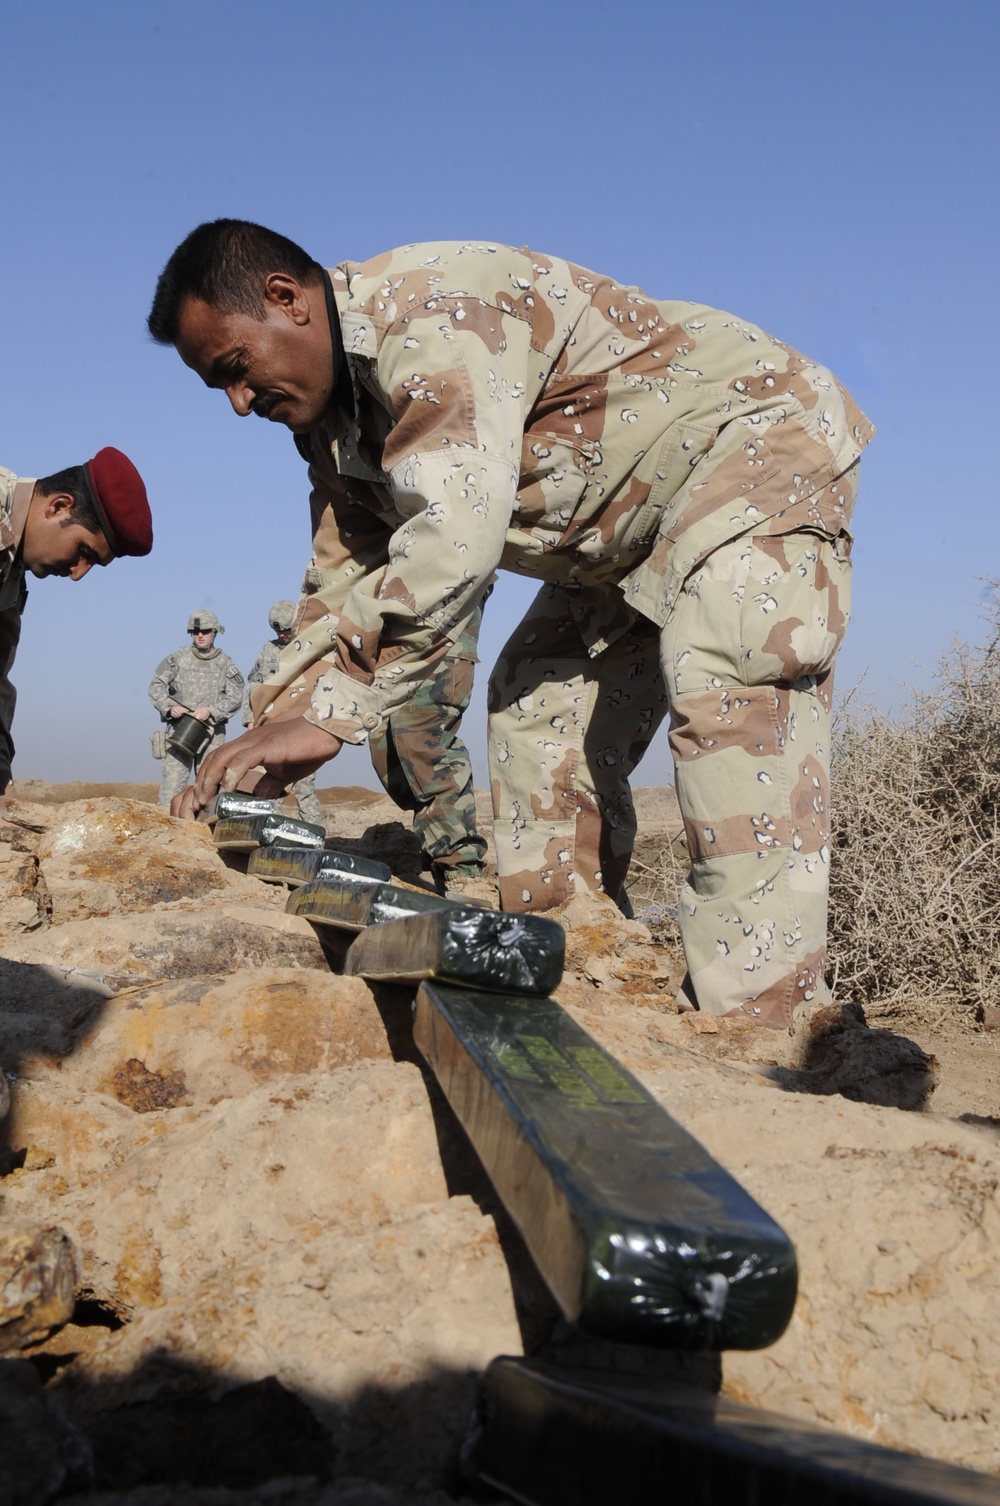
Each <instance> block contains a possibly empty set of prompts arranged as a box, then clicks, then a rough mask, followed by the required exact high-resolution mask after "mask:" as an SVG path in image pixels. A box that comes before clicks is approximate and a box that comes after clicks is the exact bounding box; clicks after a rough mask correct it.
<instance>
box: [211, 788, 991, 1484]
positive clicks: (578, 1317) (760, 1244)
mask: <svg viewBox="0 0 1000 1506" xmlns="http://www.w3.org/2000/svg"><path fill="white" fill-rule="evenodd" d="M205 817H206V819H207V820H209V821H211V822H213V823H214V838H215V842H216V845H217V846H218V848H219V849H220V850H222V851H228V852H243V853H246V854H247V855H248V856H247V871H248V872H249V873H251V874H254V875H256V876H257V877H258V878H260V879H263V880H265V881H267V882H269V883H280V884H284V885H286V886H288V888H289V889H291V891H292V892H291V894H290V897H289V900H288V904H287V909H288V911H289V912H290V913H291V914H294V915H300V916H304V917H305V918H306V919H308V920H309V921H311V922H312V923H313V924H314V925H315V926H316V927H317V929H318V930H319V931H320V933H321V934H322V932H323V931H324V930H327V931H328V930H329V928H333V929H334V930H335V931H338V932H341V933H346V934H347V935H348V936H351V935H352V934H353V939H352V940H351V942H350V945H349V947H348V949H347V951H346V956H345V959H344V969H345V971H346V972H347V973H350V974H353V975H355V976H360V977H363V978H366V979H368V980H370V981H372V982H376V981H391V982H393V983H402V984H414V985H416V994H415V999H414V1005H413V1011H414V1027H413V1033H414V1040H415V1043H416V1045H417V1047H418V1048H419V1050H420V1051H421V1052H422V1054H423V1056H424V1058H425V1060H426V1061H427V1063H428V1065H429V1067H430V1068H431V1070H432V1071H433V1072H434V1074H435V1076H436V1077H437V1080H438V1082H439V1083H440V1085H441V1087H442V1089H443V1091H444V1093H445V1096H446V1098H447V1099H448V1101H449V1103H450V1104H451V1107H452V1109H453V1110H454V1112H455V1114H456V1116H457V1118H458V1120H459V1122H460V1123H461V1124H462V1126H463V1127H464V1129H465V1131H466V1133H467V1134H468V1136H469V1138H470V1140H471V1141H472V1144H473V1146H474V1147H475V1149H476V1152H477V1153H478V1155H479V1157H480V1160H481V1161H482V1163H483V1166H484V1168H485V1170H486V1172H487V1174H488V1175H489V1177H490V1179H491V1180H492V1182H493V1184H494V1186H495V1188H496V1190H497V1193H498V1195H499V1196H500V1198H501V1200H502V1201H503V1203H504V1205H505V1207H506V1208H507V1211H508V1212H509V1213H510V1215H511V1217H512V1218H513V1220H514V1222H515V1224H516V1225H517V1226H518V1228H519V1229H520V1231H521V1234H522V1236H523V1238H524V1240H525V1243H526V1245H527V1247H528V1249H529V1251H530V1253H531V1255H532V1258H533V1259H534V1261H535V1264H536V1265H537V1267H538V1270H539V1272H540V1274H541V1276H542V1277H543V1279H544V1280H545V1282H546V1284H547V1285H548V1287H549V1289H550V1290H551V1292H552V1294H553V1296H554V1297H555V1299H556V1301H557V1302H558V1304H559V1306H560V1308H561V1310H562V1312H563V1314H564V1316H565V1317H566V1318H567V1320H568V1321H569V1322H570V1323H573V1324H576V1325H577V1326H578V1327H579V1328H580V1329H581V1330H583V1331H584V1332H585V1333H590V1334H594V1335H596V1336H598V1337H601V1338H604V1339H610V1340H613V1341H618V1342H621V1343H623V1344H625V1345H629V1344H634V1345H641V1346H651V1347H656V1348H661V1349H662V1348H673V1349H684V1350H710V1351H719V1350H724V1349H756V1348H762V1347H764V1346H765V1345H768V1344H771V1343H773V1342H774V1340H775V1339H777V1338H778V1337H779V1336H780V1335H781V1334H782V1332H783V1331H784V1329H785V1327H786V1326H787V1324H788V1322H789V1319H790V1317H791V1314H792V1309H793V1306H794V1303H795V1295H796V1284H797V1274H796V1260H795V1252H794V1249H793V1247H792V1245H791V1242H790V1241H789V1239H788V1237H787V1236H786V1234H785V1233H784V1232H783V1230H782V1229H781V1228H780V1227H779V1226H778V1225H777V1224H776V1223H775V1221H774V1220H773V1219H772V1218H770V1217H769V1215H768V1214H767V1213H766V1212H765V1211H764V1210H763V1209H762V1208H761V1207H760V1206H759V1205H758V1204H757V1203H756V1202H755V1201H754V1200H753V1199H752V1198H751V1197H750V1196H749V1194H748V1193H747V1192H746V1191H745V1190H744V1189H743V1188H742V1187H741V1186H740V1184H739V1183H738V1182H737V1181H736V1180H735V1178H734V1177H732V1176H731V1175H730V1174H729V1173H728V1172H727V1171H726V1170H725V1169H724V1168H723V1167H722V1166H720V1165H719V1164H718V1162H716V1161H714V1160H713V1159H712V1157H711V1156H710V1155H709V1154H708V1152H707V1151H706V1150H705V1149H704V1147H703V1146H701V1145H700V1144H699V1143H698V1142H697V1141H696V1140H695V1139H694V1138H693V1137H692V1136H691V1135H689V1134H688V1133H687V1131H686V1130H684V1129H683V1128H682V1127H681V1126H680V1125H679V1124H677V1123H676V1122H675V1121H674V1120H673V1119H672V1118H671V1117H670V1115H669V1114H668V1113H667V1112H666V1111H665V1110H664V1109H663V1108H662V1107H661V1106H660V1105H659V1104H658V1103H657V1102H656V1100H655V1099H654V1098H653V1097H652V1096H651V1095H650V1094H649V1093H648V1092H647V1091H646V1089H645V1088H644V1087H643V1086H642V1084H641V1083H640V1082H639V1081H638V1080H637V1079H636V1078H635V1077H633V1076H632V1075H631V1073H629V1072H627V1071H626V1070H625V1068H624V1067H622V1065H621V1064H620V1063H619V1062H617V1061H615V1059H614V1058H613V1057H612V1056H610V1055H609V1053H608V1052H607V1051H605V1050H604V1049H603V1048H602V1047H601V1046H599V1045H598V1044H597V1042H596V1041H594V1040H593V1039H592V1037H590V1036H589V1035H588V1034H587V1033H586V1031H584V1030H583V1029H581V1028H580V1026H579V1025H577V1024H576V1023H575V1021H574V1020H573V1019H572V1018H571V1017H570V1016H569V1015H568V1014H567V1013H566V1011H565V1010H564V1009H562V1008H561V1007H560V1006H559V1005H558V1004H557V1003H556V1002H555V1001H554V1000H553V999H552V998H550V997H549V995H550V994H551V992H552V991H553V990H554V989H555V988H557V987H558V985H559V982H560V980H561V978H562V971H563V961H564V955H565V934H564V932H563V928H562V926H561V925H559V924H557V923H556V922H555V921H552V920H549V919H547V918H545V917H542V916H537V915H515V914H508V913H505V912H503V911H494V910H489V909H484V908H482V907H480V906H477V905H475V904H474V903H473V902H472V901H468V902H463V901H462V900H461V899H460V898H457V899H445V898H441V897H438V896H436V895H432V894H428V893H426V892H423V891H420V890H415V889H410V888H407V887H404V886H401V885H398V884H394V883H393V882H392V876H391V873H390V870H389V868H388V867H387V866H386V865H385V864H383V863H377V862H374V861H372V860H370V859H366V858H361V857H356V856H353V855H351V854H347V853H342V852H337V851H335V850H333V849H332V848H331V847H329V846H328V845H327V843H326V839H325V833H324V831H323V829H322V828H321V827H318V826H311V825H309V824H308V823H306V822H301V821H292V820H288V819H286V818H284V817H283V816H281V815H280V814H279V813H278V811H277V810H276V809H275V802H270V801H261V800H258V799H255V798H254V797H252V796H245V795H228V794H220V795H219V796H218V797H217V799H216V801H215V802H214V803H213V805H212V806H211V807H210V808H209V809H208V810H207V811H206V812H205ZM464 1464H465V1472H466V1473H467V1475H468V1476H469V1478H470V1479H473V1480H475V1481H477V1482H478V1483H479V1484H480V1485H486V1486H490V1487H494V1488H497V1489H499V1490H501V1491H502V1492H503V1493H504V1494H506V1495H508V1496H509V1497H510V1498H512V1499H513V1500H515V1501H518V1502H521V1503H522V1506H566V1502H572V1503H573V1506H606V1503H607V1502H608V1501H612V1500H632V1499H639V1498H642V1497H643V1496H645V1495H648V1493H649V1492H650V1490H652V1491H653V1492H654V1493H655V1494H656V1495H657V1497H662V1499H664V1500H671V1501H672V1500H679V1501H698V1502H700V1503H701V1506H761V1503H765V1502H766V1503H768V1506H771V1503H773V1506H798V1503H799V1502H801V1501H803V1500H810V1501H813V1502H815V1503H817V1506H819V1503H822V1506H1000V1487H998V1484H997V1482H996V1481H995V1480H993V1479H992V1478H990V1477H988V1476H983V1475H979V1474H977V1473H975V1472H973V1471H969V1470H964V1469H959V1468H956V1467H954V1466H952V1465H946V1464H941V1463H939V1462H936V1461H933V1460H929V1459H923V1458H916V1457H911V1456H910V1455H906V1454H901V1453H899V1452H897V1451H895V1450H892V1449H886V1448H881V1447H879V1446H878V1445H875V1444H871V1443H868V1442H866V1441H862V1440H858V1439H855V1438H849V1437H845V1436H843V1435H840V1434H837V1433H831V1432H828V1431H825V1430H817V1429H815V1428H810V1427H809V1426H807V1425H803V1424H802V1423H800V1422H798V1421H796V1420H794V1419H792V1418H789V1417H783V1416H779V1415H777V1414H774V1413H770V1412H765V1411H761V1410H759V1409H758V1408H754V1407H750V1406H747V1405H745V1404H743V1403H739V1402H735V1401H731V1400H727V1399H725V1398H722V1397H718V1396H715V1395H711V1394H704V1393H702V1392H700V1391H697V1390H694V1389H692V1388H689V1387H679V1386H670V1385H665V1384H663V1383H660V1384H656V1385H649V1384H648V1383H644V1382H643V1381H642V1380H641V1379H639V1378H638V1377H636V1376H627V1375H622V1374H621V1373H614V1374H611V1375H603V1374H601V1373H593V1372H589V1371H579V1372H578V1371H576V1370H574V1369H573V1368H572V1367H570V1368H567V1367H566V1366H565V1365H559V1366H555V1367H553V1366H552V1365H551V1364H546V1363H545V1362H543V1361H539V1360H531V1359H518V1358H510V1357H504V1356H500V1357H498V1358H497V1359H495V1360H494V1361H493V1362H492V1363H491V1365H490V1366H489V1367H488V1370H487V1371H486V1373H485V1375H484V1377H483V1379H482V1383H481V1388H480V1397H479V1402H478V1405H477V1409H476V1414H475V1416H474V1418H473V1420H472V1423H471V1425H470V1429H469V1433H468V1436H467V1440H466V1448H465V1451H464Z"/></svg>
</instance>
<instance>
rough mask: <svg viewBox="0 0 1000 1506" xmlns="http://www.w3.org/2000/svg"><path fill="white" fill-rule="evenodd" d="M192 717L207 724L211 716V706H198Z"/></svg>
mask: <svg viewBox="0 0 1000 1506" xmlns="http://www.w3.org/2000/svg"><path fill="white" fill-rule="evenodd" d="M193 715H194V716H196V717H197V718H198V720H199V722H207V721H208V719H209V717H210V716H211V715H212V708H211V706H198V707H197V708H196V709H195V711H194V713H193Z"/></svg>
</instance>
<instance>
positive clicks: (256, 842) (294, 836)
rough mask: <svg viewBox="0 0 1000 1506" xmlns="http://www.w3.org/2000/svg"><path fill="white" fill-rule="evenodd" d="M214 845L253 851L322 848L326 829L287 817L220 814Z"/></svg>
mask: <svg viewBox="0 0 1000 1506" xmlns="http://www.w3.org/2000/svg"><path fill="white" fill-rule="evenodd" d="M213 839H214V841H215V845H216V847H220V848H229V849H232V850H235V851H238V852H252V851H253V849H254V848H255V847H268V846H271V845H272V844H276V845H278V846H282V847H322V846H323V843H324V842H325V841H326V832H325V831H324V829H323V827H322V826H316V825H314V824H313V822H311V821H293V820H292V819H291V817H289V816H280V815H277V814H275V813H273V812H272V813H271V814H269V815H266V816H220V817H219V818H218V820H217V821H216V823H215V830H214V832H213Z"/></svg>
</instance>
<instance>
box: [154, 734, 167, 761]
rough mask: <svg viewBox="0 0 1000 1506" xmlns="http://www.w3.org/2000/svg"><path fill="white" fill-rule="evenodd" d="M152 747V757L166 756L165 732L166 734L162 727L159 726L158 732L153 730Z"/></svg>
mask: <svg viewBox="0 0 1000 1506" xmlns="http://www.w3.org/2000/svg"><path fill="white" fill-rule="evenodd" d="M152 748H153V757H154V758H166V756H167V734H166V731H165V730H164V728H163V727H161V728H160V730H159V732H154V733H153V736H152Z"/></svg>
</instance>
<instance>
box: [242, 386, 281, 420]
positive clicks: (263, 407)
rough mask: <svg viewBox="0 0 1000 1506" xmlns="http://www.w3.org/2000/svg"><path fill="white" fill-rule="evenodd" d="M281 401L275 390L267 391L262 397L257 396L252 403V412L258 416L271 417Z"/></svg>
mask: <svg viewBox="0 0 1000 1506" xmlns="http://www.w3.org/2000/svg"><path fill="white" fill-rule="evenodd" d="M280 402H281V398H280V397H278V396H277V395H276V394H275V393H273V392H265V393H263V394H262V395H261V396H260V397H255V398H254V400H253V402H252V403H251V404H250V411H251V413H256V415H257V417H258V418H270V416H271V413H272V411H273V410H274V409H275V408H276V407H277V405H278V404H279V403H280Z"/></svg>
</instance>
